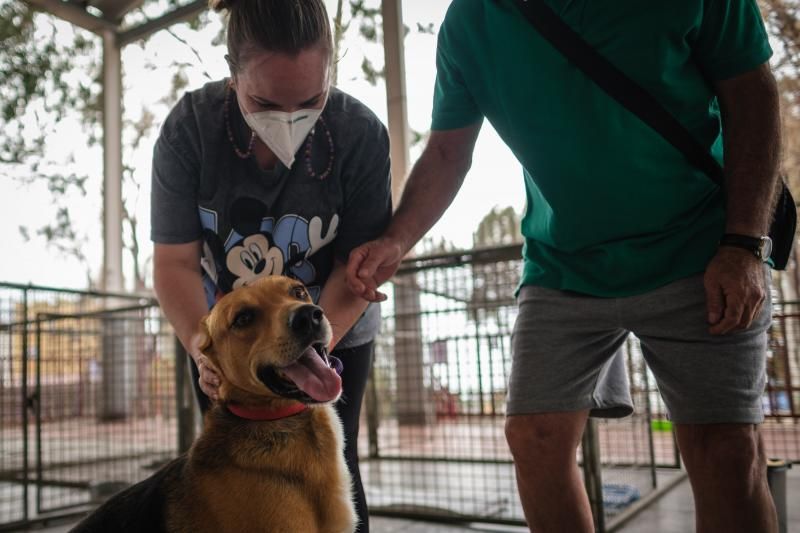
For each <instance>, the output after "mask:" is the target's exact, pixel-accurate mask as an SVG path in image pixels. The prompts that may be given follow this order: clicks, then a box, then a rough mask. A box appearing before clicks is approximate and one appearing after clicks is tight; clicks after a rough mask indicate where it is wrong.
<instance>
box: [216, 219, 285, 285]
mask: <svg viewBox="0 0 800 533" xmlns="http://www.w3.org/2000/svg"><path fill="white" fill-rule="evenodd" d="M225 265H226V266H227V267H228V271H229V272H230V273H231V274H233V275H234V276H236V281H234V282H233V288H234V289H238V288H239V287H243V286H245V285H247V284H248V283H250V282H252V281H254V280H256V279H258V278H260V277H263V276H272V275H275V274H282V273H283V265H284V261H283V252H282V251H281V250H280V248H278V247H277V246H271V245H270V242H269V239H268V238H267V236H266V235H264V234H261V233H256V234H255V235H250V236H249V237H247V238H245V239H244V241H242V244H240V245H238V246H234V247H233V248H231V249H230V250H228V253H227V257H226V260H225Z"/></svg>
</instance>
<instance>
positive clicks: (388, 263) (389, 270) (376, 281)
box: [347, 237, 405, 302]
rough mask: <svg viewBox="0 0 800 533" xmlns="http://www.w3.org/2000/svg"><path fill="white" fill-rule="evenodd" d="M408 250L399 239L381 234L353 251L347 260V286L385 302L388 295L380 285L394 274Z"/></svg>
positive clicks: (365, 295) (355, 292)
mask: <svg viewBox="0 0 800 533" xmlns="http://www.w3.org/2000/svg"><path fill="white" fill-rule="evenodd" d="M404 254H405V252H404V250H403V247H402V246H401V245H400V243H399V242H397V241H395V240H394V239H392V238H390V237H381V238H379V239H376V240H374V241H370V242H368V243H365V244H362V245H361V246H359V247H358V248H355V249H354V250H353V251H352V252H350V258H349V260H348V261H347V286H348V287H350V290H351V291H353V293H354V294H356V295H357V296H360V297H361V298H364V299H365V300H367V301H369V302H382V301H384V300H386V295H385V294H384V293H382V292H380V291H378V287H379V286H380V285H381V284H382V283H384V282H385V281H386V280H388V279H389V278H391V277H392V276H393V275H394V273H395V272H397V268H398V267H399V266H400V261H402V260H403V255H404Z"/></svg>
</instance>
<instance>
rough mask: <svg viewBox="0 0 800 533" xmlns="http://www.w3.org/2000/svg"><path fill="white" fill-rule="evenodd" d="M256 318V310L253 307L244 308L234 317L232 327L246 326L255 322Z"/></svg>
mask: <svg viewBox="0 0 800 533" xmlns="http://www.w3.org/2000/svg"><path fill="white" fill-rule="evenodd" d="M255 318H256V312H255V311H254V310H253V309H242V310H241V311H239V312H238V313H236V316H235V317H233V324H231V327H232V328H246V327H247V326H249V325H250V324H252V323H253V320H255Z"/></svg>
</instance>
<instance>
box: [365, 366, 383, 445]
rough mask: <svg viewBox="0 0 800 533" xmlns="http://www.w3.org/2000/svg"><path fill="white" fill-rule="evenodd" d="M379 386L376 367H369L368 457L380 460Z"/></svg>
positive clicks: (367, 406)
mask: <svg viewBox="0 0 800 533" xmlns="http://www.w3.org/2000/svg"><path fill="white" fill-rule="evenodd" d="M378 402H379V400H378V386H377V385H376V384H375V365H374V364H372V365H370V367H369V382H368V383H367V397H366V409H367V442H369V450H368V452H367V453H368V457H369V458H370V459H378V458H379V456H380V453H381V450H380V444H379V442H380V441H379V439H378V425H379V424H380V415H379V414H378Z"/></svg>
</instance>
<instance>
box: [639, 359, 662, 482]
mask: <svg viewBox="0 0 800 533" xmlns="http://www.w3.org/2000/svg"><path fill="white" fill-rule="evenodd" d="M642 367H643V370H644V375H643V376H644V398H645V400H644V406H645V419H646V420H647V448H648V450H649V452H650V478H651V482H652V485H653V488H656V487H657V486H658V475H657V474H656V446H655V442H654V440H653V410H652V406H651V405H650V377H649V376H648V375H647V365H645V364H644V360H643V362H642Z"/></svg>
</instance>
